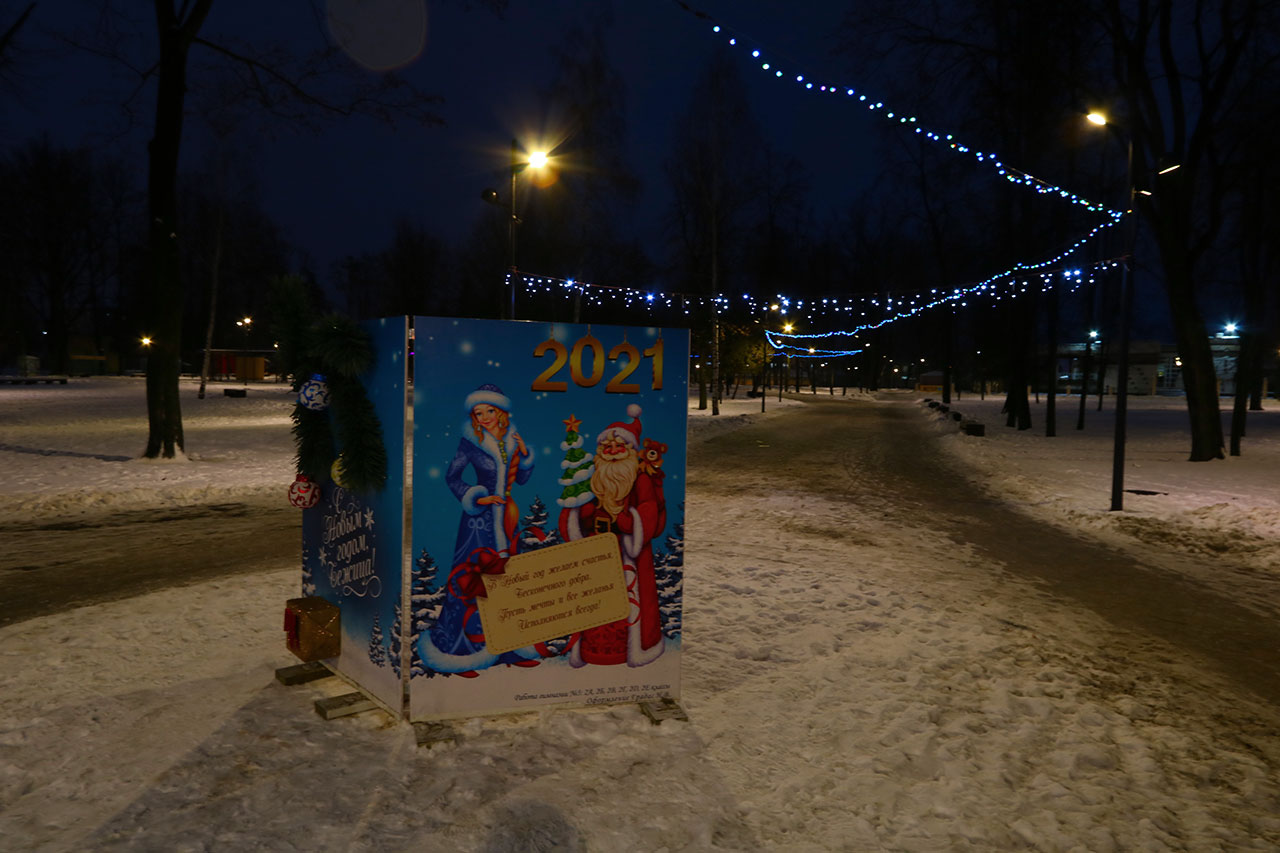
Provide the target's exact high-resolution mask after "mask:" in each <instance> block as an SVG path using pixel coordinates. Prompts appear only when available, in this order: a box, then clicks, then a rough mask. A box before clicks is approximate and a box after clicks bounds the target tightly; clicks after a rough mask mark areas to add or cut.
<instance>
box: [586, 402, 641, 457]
mask: <svg viewBox="0 0 1280 853" xmlns="http://www.w3.org/2000/svg"><path fill="white" fill-rule="evenodd" d="M627 415H628V416H630V418H631V423H629V424H624V423H623V422H622V421H616V422H614V423H611V424H609V425H608V426H607V427H605V428H604V431H603V432H601V433H600V435H598V436H596V444H599V443H600V442H602V441H604V440H605V439H606V438H617V439H620V440H621V441H624V442H626V443H627V444H629V445H631V449H632V450H635V451H639V450H640V407H639V406H638V405H636V404H635V403H632V404H631V405H630V406H627Z"/></svg>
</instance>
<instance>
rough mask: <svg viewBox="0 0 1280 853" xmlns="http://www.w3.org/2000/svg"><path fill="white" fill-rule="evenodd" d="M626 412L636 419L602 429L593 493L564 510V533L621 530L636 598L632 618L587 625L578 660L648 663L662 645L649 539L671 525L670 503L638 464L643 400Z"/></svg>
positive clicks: (568, 537)
mask: <svg viewBox="0 0 1280 853" xmlns="http://www.w3.org/2000/svg"><path fill="white" fill-rule="evenodd" d="M627 414H628V416H630V418H631V422H630V423H622V422H617V423H613V424H610V425H609V426H608V427H606V428H605V430H604V431H603V432H601V433H600V435H599V436H597V437H596V454H595V470H594V471H593V472H592V475H591V492H592V497H591V499H590V500H588V501H587V502H585V503H583V504H581V505H579V506H576V507H569V508H565V509H564V510H562V511H561V512H560V535H561V536H562V537H563V538H564V539H565V541H573V540H576V539H581V538H583V537H584V536H599V535H602V534H605V533H609V534H613V535H614V536H616V537H617V538H618V549H619V551H621V553H622V571H623V576H624V577H625V579H626V584H627V598H628V600H629V602H630V612H629V614H628V617H627V618H626V619H620V620H618V621H617V622H610V623H609V624H607V625H601V626H600V627H598V628H591V629H589V630H587V631H584V632H583V633H582V637H581V639H580V640H579V641H578V642H577V643H575V644H574V646H573V650H572V651H571V652H570V657H569V662H570V663H571V664H573V665H574V666H583V665H585V664H589V663H592V664H621V663H625V664H627V665H628V666H644V665H645V664H647V663H650V662H652V661H654V660H656V659H657V658H658V657H659V656H660V655H661V654H662V650H663V648H664V644H663V636H662V621H661V615H660V612H659V608H658V586H657V581H656V578H655V576H654V571H653V546H652V545H651V542H652V540H653V539H654V538H656V537H657V536H658V535H659V534H661V532H662V528H663V527H665V526H666V507H665V506H664V500H663V495H662V484H661V481H660V480H658V479H657V478H656V477H655V476H654V475H653V474H651V473H648V472H646V471H642V470H641V469H640V465H639V453H640V407H639V406H637V405H635V404H634V403H633V404H632V405H630V406H628V407H627ZM659 473H661V472H659Z"/></svg>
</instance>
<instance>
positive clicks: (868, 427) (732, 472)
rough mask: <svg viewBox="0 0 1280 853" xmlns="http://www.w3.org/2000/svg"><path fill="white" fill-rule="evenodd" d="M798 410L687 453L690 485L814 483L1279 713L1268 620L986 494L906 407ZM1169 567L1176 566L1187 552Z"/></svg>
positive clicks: (1279, 635) (816, 402) (1155, 559)
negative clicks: (743, 476) (748, 473)
mask: <svg viewBox="0 0 1280 853" xmlns="http://www.w3.org/2000/svg"><path fill="white" fill-rule="evenodd" d="M805 402H806V405H805V406H804V407H802V408H796V409H789V410H788V411H787V412H786V413H784V414H782V415H781V416H778V417H774V418H770V419H767V420H764V421H761V422H759V423H757V424H754V425H752V426H750V427H747V428H745V429H742V430H737V431H734V432H728V433H724V434H723V435H720V436H717V437H716V438H714V439H713V440H711V441H709V442H706V443H704V444H701V445H697V444H695V445H694V446H692V447H691V448H690V471H689V480H690V487H691V488H695V487H697V486H699V485H702V486H706V487H708V488H710V489H711V490H713V491H714V490H715V489H716V481H717V479H718V478H721V479H724V481H725V483H724V485H725V486H727V487H729V488H740V487H741V482H740V473H738V472H741V471H742V470H743V469H752V470H754V471H755V472H756V474H755V476H756V480H755V487H756V488H760V489H775V490H778V491H793V490H795V489H797V488H801V489H804V488H806V487H812V488H813V489H814V490H815V493H819V494H821V495H822V496H824V497H826V498H828V499H832V498H837V499H841V500H843V501H847V502H850V503H852V504H853V505H855V506H864V507H866V508H867V509H868V511H873V512H876V513H878V514H880V515H883V516H885V521H887V522H889V523H895V521H896V522H897V523H900V524H902V525H904V526H911V527H916V526H921V525H923V526H924V527H926V528H927V529H928V530H929V531H931V533H932V534H936V536H938V537H940V538H942V539H945V540H949V541H950V542H951V543H953V544H954V546H955V547H956V549H957V552H960V551H961V550H965V551H966V553H974V554H976V555H977V556H978V557H979V558H980V560H982V561H985V562H986V563H987V564H988V565H989V566H990V567H991V569H992V571H993V572H1009V573H1012V574H1014V575H1016V576H1019V577H1022V578H1025V579H1028V580H1031V581H1033V582H1034V583H1035V584H1037V585H1038V586H1039V587H1040V588H1041V589H1042V590H1044V591H1045V592H1046V593H1047V594H1049V595H1052V596H1055V597H1056V598H1058V599H1062V600H1066V601H1070V602H1074V603H1076V604H1077V605H1078V606H1081V607H1084V608H1088V609H1089V610H1090V611H1092V612H1094V613H1096V614H1097V615H1099V616H1101V617H1103V618H1105V619H1106V620H1107V621H1108V622H1110V623H1111V624H1112V625H1114V626H1115V627H1116V628H1118V629H1120V630H1122V631H1126V632H1129V633H1131V634H1132V635H1133V636H1134V637H1135V640H1136V643H1137V645H1136V646H1135V648H1143V647H1146V646H1153V647H1154V646H1161V648H1163V649H1167V648H1169V647H1172V648H1173V649H1175V650H1177V655H1175V658H1176V660H1175V661H1171V662H1172V663H1176V665H1179V666H1186V665H1190V666H1193V667H1197V668H1208V669H1211V670H1214V671H1217V672H1218V673H1219V674H1221V675H1223V676H1225V677H1227V678H1228V679H1230V680H1231V681H1232V682H1234V683H1235V684H1237V685H1239V686H1240V688H1242V689H1244V690H1247V691H1251V692H1252V693H1254V694H1255V695H1257V696H1258V697H1260V698H1262V699H1264V700H1266V701H1268V702H1269V703H1270V704H1272V705H1273V706H1274V705H1276V704H1280V658H1277V655H1276V650H1277V649H1280V625H1277V624H1276V623H1275V622H1273V621H1270V620H1267V619H1266V618H1265V617H1262V616H1259V615H1258V614H1257V613H1256V612H1253V611H1249V610H1246V609H1245V608H1243V607H1241V606H1240V605H1239V604H1236V603H1235V602H1233V601H1231V600H1229V599H1227V598H1224V597H1222V596H1221V595H1217V594H1214V593H1213V592H1211V591H1209V590H1206V589H1204V588H1203V587H1202V586H1200V585H1197V584H1195V583H1194V582H1192V581H1189V580H1188V579H1186V578H1185V577H1183V576H1181V575H1179V574H1176V573H1174V572H1172V571H1168V570H1163V569H1162V568H1161V559H1162V557H1163V556H1165V555H1162V554H1161V553H1160V552H1159V551H1158V550H1156V549H1154V548H1153V549H1152V550H1151V551H1150V552H1149V553H1148V554H1146V555H1139V556H1131V555H1126V554H1124V553H1120V552H1118V551H1115V550H1111V549H1108V548H1107V547H1106V546H1104V545H1102V544H1100V543H1098V542H1095V541H1090V540H1087V539H1085V538H1082V537H1080V536H1076V535H1073V534H1072V533H1070V532H1068V531H1065V530H1062V529H1060V528H1056V527H1053V526H1051V525H1048V524H1046V523H1044V522H1042V521H1039V520H1036V519H1033V518H1031V517H1030V516H1027V515H1024V514H1022V513H1020V512H1018V511H1017V509H1016V508H1015V507H1013V506H1012V505H1010V504H1006V503H1004V502H1002V501H1001V500H999V499H998V497H995V496H993V495H991V494H988V493H987V492H986V491H984V490H983V489H982V488H981V487H980V486H979V485H978V484H976V483H973V482H971V481H969V480H968V479H967V478H966V477H965V475H964V473H963V472H962V471H961V469H960V468H958V467H957V466H956V465H955V464H953V463H951V462H950V461H949V459H948V458H947V456H946V455H945V454H944V453H943V452H942V450H941V448H938V447H937V446H936V442H937V435H936V433H935V432H934V431H933V429H932V428H931V427H930V426H929V425H928V422H927V421H926V420H925V419H923V418H922V417H921V416H920V412H919V409H918V407H917V405H916V404H915V403H907V402H890V401H880V402H877V403H875V404H866V403H850V402H849V401H845V400H823V398H822V397H821V396H817V397H809V396H808V395H805ZM720 472H725V473H720ZM895 514H897V515H898V517H897V518H896V519H895V518H894V517H893V516H894V515H895ZM1178 558H1179V559H1181V560H1183V561H1184V562H1185V560H1186V555H1179V557H1178ZM1147 641H1154V642H1147ZM1161 644H1163V645H1161ZM1165 657H1167V655H1165ZM1161 658H1162V655H1161V654H1160V653H1157V654H1154V655H1144V656H1143V659H1144V660H1147V661H1149V660H1157V661H1158V660H1160V659H1161Z"/></svg>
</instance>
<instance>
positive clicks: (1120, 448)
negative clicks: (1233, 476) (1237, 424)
mask: <svg viewBox="0 0 1280 853" xmlns="http://www.w3.org/2000/svg"><path fill="white" fill-rule="evenodd" d="M1085 118H1087V119H1088V120H1089V122H1090V123H1092V124H1094V125H1097V126H1098V127H1107V126H1110V127H1113V128H1116V131H1117V133H1120V134H1122V136H1123V139H1124V141H1125V156H1126V161H1125V162H1126V166H1125V184H1126V185H1127V188H1128V193H1129V198H1128V207H1127V210H1128V216H1129V217H1130V222H1129V227H1128V228H1126V229H1125V247H1124V276H1123V277H1122V278H1121V279H1120V363H1119V364H1118V365H1116V372H1117V374H1118V376H1117V379H1116V386H1117V387H1116V432H1115V442H1114V446H1113V447H1112V454H1111V510H1112V511H1113V512H1117V511H1119V510H1122V509H1124V442H1125V425H1126V417H1127V414H1128V407H1129V322H1130V315H1131V314H1132V313H1133V251H1134V245H1135V244H1136V242H1137V233H1136V232H1137V220H1136V219H1134V218H1133V217H1134V210H1133V197H1134V187H1133V135H1132V134H1131V133H1129V132H1128V130H1126V129H1123V128H1121V127H1120V126H1119V125H1117V124H1115V123H1114V122H1112V121H1111V120H1110V119H1108V118H1107V116H1106V115H1105V114H1103V113H1099V112H1091V113H1089V114H1088V115H1087V116H1085Z"/></svg>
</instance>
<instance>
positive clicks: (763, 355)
mask: <svg viewBox="0 0 1280 853" xmlns="http://www.w3.org/2000/svg"><path fill="white" fill-rule="evenodd" d="M777 310H778V306H777V305H776V304H774V305H765V306H764V307H762V308H761V309H760V333H761V336H762V337H763V338H764V340H763V341H762V343H761V344H760V347H761V349H760V414H762V415H763V414H764V401H765V400H766V399H767V398H768V396H769V312H770V311H777ZM778 399H779V400H781V399H782V392H781V391H779V392H778Z"/></svg>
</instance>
